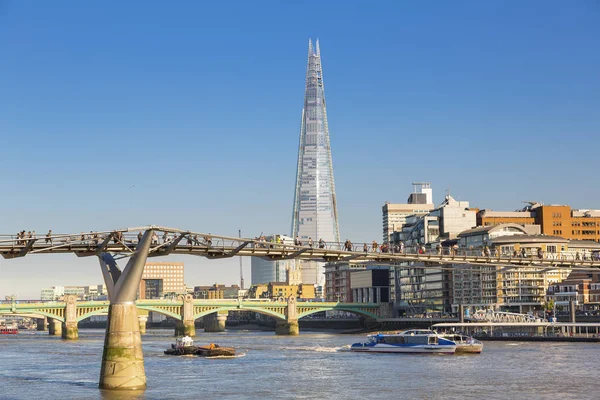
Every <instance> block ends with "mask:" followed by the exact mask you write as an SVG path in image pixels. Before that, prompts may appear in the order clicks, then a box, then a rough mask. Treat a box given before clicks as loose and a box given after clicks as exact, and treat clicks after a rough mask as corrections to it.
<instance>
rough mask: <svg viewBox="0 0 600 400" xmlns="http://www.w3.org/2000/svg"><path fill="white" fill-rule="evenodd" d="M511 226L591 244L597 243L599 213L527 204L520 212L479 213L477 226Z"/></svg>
mask: <svg viewBox="0 0 600 400" xmlns="http://www.w3.org/2000/svg"><path fill="white" fill-rule="evenodd" d="M505 223H515V224H519V225H523V226H525V227H526V228H528V227H530V226H535V227H536V228H534V229H537V232H535V231H531V230H529V232H530V233H541V234H544V235H554V236H560V237H564V238H566V239H579V240H592V241H595V242H600V210H576V209H575V210H574V209H571V207H570V206H567V205H547V206H546V205H543V204H540V203H537V202H530V203H529V205H528V206H527V207H525V208H524V209H523V210H521V211H512V212H510V211H509V212H507V211H492V210H481V211H479V213H478V214H477V224H478V225H480V226H493V225H499V224H505Z"/></svg>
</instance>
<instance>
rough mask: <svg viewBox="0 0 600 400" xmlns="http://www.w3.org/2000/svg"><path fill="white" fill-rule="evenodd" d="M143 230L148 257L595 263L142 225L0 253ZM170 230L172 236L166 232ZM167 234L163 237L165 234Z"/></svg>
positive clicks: (131, 241)
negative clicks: (286, 240)
mask: <svg viewBox="0 0 600 400" xmlns="http://www.w3.org/2000/svg"><path fill="white" fill-rule="evenodd" d="M148 229H153V230H154V231H157V232H160V233H162V234H163V237H162V240H161V238H158V236H157V237H156V240H153V243H152V246H151V248H150V252H149V256H150V257H152V256H166V255H168V254H187V255H194V256H201V257H206V258H207V259H220V258H228V257H234V256H241V257H262V258H267V259H272V260H282V259H290V258H296V259H304V260H314V261H325V262H329V261H349V260H353V261H370V262H378V263H402V262H424V263H430V264H482V265H485V264H491V265H498V266H533V267H536V266H539V267H562V268H583V269H587V268H592V269H595V268H599V267H600V260H592V259H584V260H581V259H577V258H575V257H574V256H572V257H570V256H557V255H556V254H546V255H544V257H542V258H537V257H511V256H510V255H497V256H482V255H480V254H477V252H473V251H457V252H454V251H451V250H450V249H443V251H441V252H437V251H436V252H428V253H424V254H417V253H398V252H381V251H379V250H378V249H373V248H372V247H370V245H367V251H364V246H365V244H364V243H355V244H350V250H344V248H345V247H344V245H343V244H341V243H327V244H325V245H323V246H322V247H319V246H318V243H315V247H309V246H295V245H290V244H281V243H272V242H264V241H260V240H257V239H248V238H232V237H226V236H218V235H212V234H204V233H196V232H190V231H182V230H179V229H172V228H165V227H158V226H146V227H137V228H127V229H121V230H115V231H108V232H91V233H89V234H52V235H46V236H44V237H42V238H35V237H21V238H18V237H17V236H16V235H0V254H1V255H2V256H3V257H4V258H18V257H24V256H26V255H31V254H61V253H72V254H75V255H77V256H79V257H88V256H94V255H99V254H100V253H104V252H107V253H114V254H121V255H123V256H129V255H131V254H133V252H134V251H135V250H136V247H137V241H138V235H137V234H136V232H143V231H145V230H148ZM169 234H172V237H171V236H170V235H169ZM167 236H168V237H167Z"/></svg>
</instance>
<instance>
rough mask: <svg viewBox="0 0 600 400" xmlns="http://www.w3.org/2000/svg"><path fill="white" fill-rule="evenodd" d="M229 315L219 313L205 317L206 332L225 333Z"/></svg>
mask: <svg viewBox="0 0 600 400" xmlns="http://www.w3.org/2000/svg"><path fill="white" fill-rule="evenodd" d="M226 321H227V314H219V313H218V312H215V313H212V314H208V315H206V316H204V332H225V322H226Z"/></svg>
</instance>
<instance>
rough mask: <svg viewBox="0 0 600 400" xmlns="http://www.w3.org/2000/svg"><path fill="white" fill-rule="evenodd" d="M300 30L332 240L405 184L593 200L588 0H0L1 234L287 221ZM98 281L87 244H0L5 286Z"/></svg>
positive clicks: (215, 267)
mask: <svg viewBox="0 0 600 400" xmlns="http://www.w3.org/2000/svg"><path fill="white" fill-rule="evenodd" d="M309 38H313V39H316V38H319V39H320V43H321V55H322V61H323V69H324V81H325V93H326V97H327V102H328V104H327V105H328V117H329V129H330V135H331V143H332V156H333V166H334V172H335V180H336V189H337V197H338V204H339V215H340V233H341V236H342V239H343V240H345V239H346V238H350V239H351V240H353V241H354V242H360V241H368V240H373V239H377V240H380V239H381V235H382V233H381V231H382V227H381V226H382V222H381V206H382V205H383V203H384V202H385V201H390V202H404V201H405V200H406V198H407V196H408V194H409V193H410V191H411V190H412V187H411V185H410V183H411V182H413V181H430V182H431V183H432V186H433V189H434V200H435V201H436V203H439V202H441V200H442V199H443V195H444V192H445V190H446V189H450V191H451V193H452V195H453V196H454V197H456V198H457V199H460V200H469V201H470V202H471V205H472V206H475V207H480V208H493V209H496V210H514V209H516V208H519V207H521V206H522V201H524V200H536V201H540V202H544V203H546V204H550V203H563V204H569V205H571V206H573V207H575V208H600V180H599V179H598V170H599V164H598V160H599V158H598V154H599V153H598V152H599V149H600V77H599V76H600V75H599V71H600V3H598V2H597V1H595V0H580V1H572V2H565V1H527V2H504V1H502V2H501V1H485V2H483V1H452V2H447V1H429V2H404V1H376V2H373V1H362V2H361V1H358V2H357V1H349V0H345V1H280V2H275V1H222V2H195V1H190V2H183V1H182V2H176V3H172V2H171V3H167V2H158V1H128V2H121V1H103V2H81V1H53V2H34V1H25V0H23V1H3V0H0V146H1V147H0V154H1V156H0V160H1V161H2V173H1V177H0V182H1V183H2V191H1V194H0V232H1V233H14V232H17V231H19V230H22V229H26V230H30V229H31V230H33V229H35V230H36V231H37V233H38V234H40V233H43V232H46V231H47V230H48V229H53V230H54V231H55V232H69V233H70V232H80V231H90V230H110V229H115V228H122V227H128V226H138V225H147V224H155V225H164V226H172V227H178V228H182V229H190V230H195V231H200V232H212V233H215V234H222V235H232V236H236V235H237V231H238V229H242V231H243V233H244V234H245V235H248V236H256V235H259V234H260V233H261V232H263V233H265V234H270V233H287V232H288V231H289V229H290V223H291V215H292V205H293V204H292V203H293V194H294V179H295V173H296V161H297V146H298V138H299V133H300V118H301V110H302V104H303V95H304V78H305V70H306V60H307V46H308V39H309ZM173 259H174V260H177V261H180V260H181V259H178V258H176V257H174V258H173ZM183 261H185V263H186V283H187V284H188V285H199V284H212V283H215V282H219V283H226V284H231V283H237V282H238V272H237V269H238V260H225V261H210V262H209V261H206V260H204V259H200V258H191V257H187V258H183ZM244 264H245V266H246V274H245V275H246V281H247V282H249V281H250V271H249V265H250V260H245V261H244ZM101 282H102V276H101V273H100V269H99V267H98V263H97V261H96V260H94V259H91V258H90V259H79V258H76V257H75V256H28V257H25V258H24V259H19V260H0V296H4V295H8V294H11V293H16V294H18V295H19V297H20V298H22V299H26V298H38V297H39V293H40V289H41V288H42V287H48V286H52V285H77V284H81V285H86V284H98V283H101Z"/></svg>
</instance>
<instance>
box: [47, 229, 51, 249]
mask: <svg viewBox="0 0 600 400" xmlns="http://www.w3.org/2000/svg"><path fill="white" fill-rule="evenodd" d="M48 242H50V246H52V229H50V230H49V231H48V233H47V234H46V244H48Z"/></svg>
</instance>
